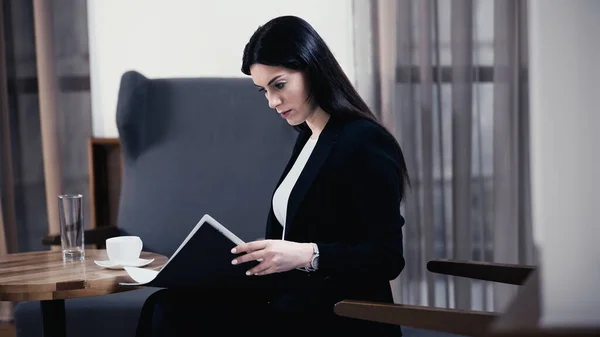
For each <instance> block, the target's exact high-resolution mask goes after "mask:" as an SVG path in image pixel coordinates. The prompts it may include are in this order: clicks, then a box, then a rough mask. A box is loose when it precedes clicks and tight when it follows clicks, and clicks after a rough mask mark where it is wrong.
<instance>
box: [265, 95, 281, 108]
mask: <svg viewBox="0 0 600 337" xmlns="http://www.w3.org/2000/svg"><path fill="white" fill-rule="evenodd" d="M267 99H268V100H269V108H271V109H276V108H277V107H278V106H279V105H280V104H281V99H280V98H279V97H278V96H277V95H269V96H268V97H267Z"/></svg>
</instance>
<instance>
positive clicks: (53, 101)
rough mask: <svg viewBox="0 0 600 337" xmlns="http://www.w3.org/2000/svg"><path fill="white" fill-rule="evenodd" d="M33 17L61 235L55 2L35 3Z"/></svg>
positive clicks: (53, 216) (47, 173) (49, 184)
mask: <svg viewBox="0 0 600 337" xmlns="http://www.w3.org/2000/svg"><path fill="white" fill-rule="evenodd" d="M33 18H34V26H35V47H36V61H37V72H38V90H39V101H40V104H39V105H40V124H41V131H42V150H43V158H44V181H45V183H46V207H47V211H48V230H49V232H50V233H56V234H58V233H59V232H60V229H59V220H58V195H59V194H61V193H62V168H61V159H60V138H59V136H60V135H59V130H58V126H57V121H58V106H59V104H58V93H59V83H58V77H57V75H56V63H55V62H54V39H53V33H52V29H53V27H52V1H50V0H34V1H33Z"/></svg>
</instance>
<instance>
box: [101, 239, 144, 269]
mask: <svg viewBox="0 0 600 337" xmlns="http://www.w3.org/2000/svg"><path fill="white" fill-rule="evenodd" d="M142 247H143V243H142V239H140V237H139V236H117V237H114V238H110V239H107V240H106V254H107V255H108V258H109V259H110V260H111V261H114V262H118V263H128V262H136V261H137V260H138V259H139V258H140V254H141V253H142Z"/></svg>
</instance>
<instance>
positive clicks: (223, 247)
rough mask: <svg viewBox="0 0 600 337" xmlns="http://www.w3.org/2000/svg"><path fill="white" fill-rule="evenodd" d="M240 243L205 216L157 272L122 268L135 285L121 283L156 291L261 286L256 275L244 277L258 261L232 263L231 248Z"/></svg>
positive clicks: (217, 223) (223, 227)
mask: <svg viewBox="0 0 600 337" xmlns="http://www.w3.org/2000/svg"><path fill="white" fill-rule="evenodd" d="M242 243H244V242H243V241H242V240H241V239H240V238H239V237H237V236H236V235H235V234H233V233H232V232H231V231H229V230H228V229H227V228H226V227H225V226H223V225H222V224H220V223H219V222H218V221H217V220H215V219H214V218H213V217H211V216H210V215H208V214H205V215H204V216H203V217H202V219H200V221H199V222H198V223H197V224H196V226H195V227H194V229H192V231H191V232H190V234H189V235H188V236H187V237H186V239H185V240H184V241H183V242H182V243H181V245H180V246H179V248H178V249H177V250H176V251H175V253H174V254H173V255H172V256H171V257H170V258H169V260H168V261H167V263H166V264H165V265H164V266H163V267H162V268H161V269H160V270H158V271H157V270H151V269H145V268H137V267H125V270H126V271H127V273H128V274H129V276H130V277H131V278H132V279H133V280H134V281H135V282H134V283H120V284H121V285H129V286H147V287H158V288H198V287H204V288H206V287H209V288H214V287H261V283H262V282H261V281H259V280H258V278H257V277H256V276H247V275H246V271H248V270H250V269H251V268H252V267H254V266H256V265H257V264H258V262H257V261H251V262H247V263H242V264H239V265H233V264H231V261H232V260H233V259H234V258H235V257H236V256H238V255H237V254H232V253H231V249H232V248H233V247H236V246H237V245H240V244H242Z"/></svg>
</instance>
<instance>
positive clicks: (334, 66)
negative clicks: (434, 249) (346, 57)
mask: <svg viewBox="0 0 600 337" xmlns="http://www.w3.org/2000/svg"><path fill="white" fill-rule="evenodd" d="M257 63H259V64H264V65H268V66H281V67H285V68H288V69H292V70H297V71H302V72H304V74H305V75H306V79H307V81H308V83H309V85H308V87H309V90H310V94H309V99H311V100H312V102H314V103H315V104H316V105H318V106H319V107H321V108H322V109H323V110H324V111H325V112H327V113H329V114H331V115H332V116H336V117H342V118H349V119H367V120H370V121H373V122H374V123H376V124H377V125H379V126H380V127H381V128H383V129H384V130H385V131H386V132H387V133H388V134H389V136H390V137H391V138H392V139H393V140H394V142H395V143H396V146H397V149H398V151H399V153H400V157H401V158H400V159H401V163H400V164H401V165H400V168H399V171H400V172H399V175H400V177H401V180H402V186H401V187H402V193H403V194H404V187H405V186H404V185H405V184H408V185H410V181H409V178H408V171H407V169H406V163H405V161H404V156H403V155H402V150H401V149H400V144H398V141H397V140H396V138H395V137H394V136H393V135H392V134H391V133H390V132H389V131H388V130H387V129H386V128H385V127H384V126H383V125H382V124H381V123H380V122H379V121H378V120H377V118H376V117H375V115H374V114H373V112H372V111H371V109H369V107H368V106H367V104H366V103H365V101H364V100H363V99H362V98H361V97H360V95H359V94H358V92H357V91H356V89H355V88H354V86H353V85H352V83H351V82H350V80H349V79H348V77H347V76H346V74H345V73H344V71H343V70H342V67H340V65H339V63H338V62H337V60H336V59H335V57H334V56H333V53H331V50H329V47H328V46H327V44H326V43H325V41H323V39H322V38H321V36H320V35H319V34H318V33H317V32H316V31H315V30H314V28H313V27H312V26H311V25H310V24H309V23H308V22H306V21H305V20H303V19H301V18H299V17H296V16H281V17H278V18H275V19H272V20H271V21H269V22H267V23H266V24H265V25H263V26H260V27H259V28H258V29H257V30H256V31H255V32H254V34H253V35H252V37H251V38H250V41H249V42H248V43H247V44H246V47H245V48H244V55H243V59H242V72H243V73H244V74H246V75H250V67H251V66H252V65H253V64H257ZM297 128H299V129H301V130H307V129H308V126H307V125H306V123H302V124H300V125H299V126H297ZM402 198H404V195H402Z"/></svg>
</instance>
